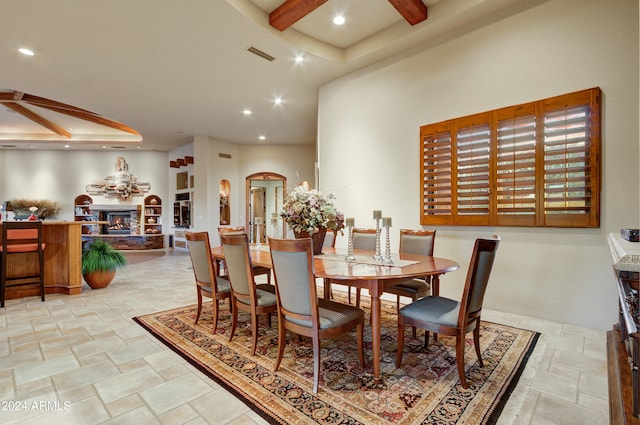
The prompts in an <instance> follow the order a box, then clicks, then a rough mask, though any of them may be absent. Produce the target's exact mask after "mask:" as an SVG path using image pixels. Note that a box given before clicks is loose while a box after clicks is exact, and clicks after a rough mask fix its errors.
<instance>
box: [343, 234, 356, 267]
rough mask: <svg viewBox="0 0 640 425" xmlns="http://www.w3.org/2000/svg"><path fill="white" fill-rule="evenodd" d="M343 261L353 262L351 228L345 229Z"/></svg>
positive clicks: (354, 258)
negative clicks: (345, 243)
mask: <svg viewBox="0 0 640 425" xmlns="http://www.w3.org/2000/svg"><path fill="white" fill-rule="evenodd" d="M344 259H345V261H355V260H356V256H355V255H353V227H351V226H349V227H348V228H347V256H346V257H344Z"/></svg>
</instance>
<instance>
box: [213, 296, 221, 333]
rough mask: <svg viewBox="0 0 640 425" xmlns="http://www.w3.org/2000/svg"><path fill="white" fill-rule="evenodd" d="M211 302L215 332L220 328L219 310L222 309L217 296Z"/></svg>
mask: <svg viewBox="0 0 640 425" xmlns="http://www.w3.org/2000/svg"><path fill="white" fill-rule="evenodd" d="M211 304H212V305H213V311H212V312H211V316H212V317H213V333H214V334H215V333H216V330H217V329H218V311H220V306H219V305H218V299H217V298H215V299H214V300H213V302H212V303H211Z"/></svg>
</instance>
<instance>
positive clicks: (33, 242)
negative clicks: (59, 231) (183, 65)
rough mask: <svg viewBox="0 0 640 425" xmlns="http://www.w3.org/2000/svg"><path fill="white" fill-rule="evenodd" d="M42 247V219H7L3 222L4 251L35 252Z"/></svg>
mask: <svg viewBox="0 0 640 425" xmlns="http://www.w3.org/2000/svg"><path fill="white" fill-rule="evenodd" d="M41 247H42V222H41V221H5V222H3V223H2V251H3V252H7V253H11V252H33V251H40V250H41Z"/></svg>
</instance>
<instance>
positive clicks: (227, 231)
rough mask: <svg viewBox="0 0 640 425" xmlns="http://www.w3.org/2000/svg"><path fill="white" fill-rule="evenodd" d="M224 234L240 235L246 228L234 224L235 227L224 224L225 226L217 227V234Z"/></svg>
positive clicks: (245, 231)
mask: <svg viewBox="0 0 640 425" xmlns="http://www.w3.org/2000/svg"><path fill="white" fill-rule="evenodd" d="M223 233H224V234H226V235H241V234H243V233H247V230H246V229H245V227H244V226H235V227H229V226H225V227H222V226H220V227H218V235H219V236H222V234H223Z"/></svg>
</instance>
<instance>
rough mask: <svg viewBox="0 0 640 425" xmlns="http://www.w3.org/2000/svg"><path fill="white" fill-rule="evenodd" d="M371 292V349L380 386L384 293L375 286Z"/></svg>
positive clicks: (375, 375)
mask: <svg viewBox="0 0 640 425" xmlns="http://www.w3.org/2000/svg"><path fill="white" fill-rule="evenodd" d="M373 286H374V287H372V288H371V290H370V291H369V295H370V296H371V348H372V350H373V377H374V380H375V383H376V384H378V383H379V382H380V360H381V355H380V344H381V335H380V322H381V314H382V313H381V310H382V309H381V307H380V294H381V292H382V290H381V289H379V288H378V285H373Z"/></svg>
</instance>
